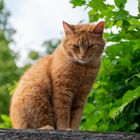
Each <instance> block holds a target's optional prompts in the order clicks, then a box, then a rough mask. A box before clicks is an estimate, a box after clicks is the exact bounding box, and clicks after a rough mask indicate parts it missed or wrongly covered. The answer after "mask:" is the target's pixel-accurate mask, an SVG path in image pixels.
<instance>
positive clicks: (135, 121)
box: [0, 0, 140, 132]
mask: <svg viewBox="0 0 140 140" xmlns="http://www.w3.org/2000/svg"><path fill="white" fill-rule="evenodd" d="M63 20H64V21H66V22H68V23H71V24H77V23H87V22H91V23H92V22H98V21H100V20H104V21H105V33H104V38H105V39H106V42H107V44H106V50H105V52H104V55H103V58H102V65H101V69H100V72H99V75H98V78H97V80H96V83H95V84H94V86H93V89H92V91H91V93H90V95H89V98H88V102H87V104H86V107H85V110H84V115H83V118H82V122H81V125H80V129H81V130H92V131H126V132H140V0H99V1H96V0H70V1H69V0H59V1H58V0H51V1H48V0H40V1H34V0H24V1H19V0H0V128H11V121H10V118H9V104H10V98H11V97H12V94H13V92H14V89H15V87H16V85H17V84H18V80H19V78H20V76H21V75H22V74H23V73H24V71H25V70H26V69H27V68H28V67H29V66H30V65H31V64H32V63H34V62H35V61H36V60H37V59H38V58H39V57H42V56H44V55H46V54H51V53H52V52H53V50H54V49H55V48H56V47H57V46H58V44H59V43H60V40H61V39H62V37H63V28H62V21H63Z"/></svg>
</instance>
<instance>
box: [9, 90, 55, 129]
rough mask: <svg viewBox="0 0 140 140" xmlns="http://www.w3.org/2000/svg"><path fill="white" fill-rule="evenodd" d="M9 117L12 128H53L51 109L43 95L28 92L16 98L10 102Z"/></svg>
mask: <svg viewBox="0 0 140 140" xmlns="http://www.w3.org/2000/svg"><path fill="white" fill-rule="evenodd" d="M10 116H11V120H12V125H13V128H17V129H27V128H41V127H42V128H43V127H44V129H48V128H49V127H48V126H50V127H52V128H54V123H55V119H54V112H53V107H52V104H51V102H50V100H49V97H48V96H47V95H46V94H45V93H42V94H41V93H40V94H38V93H36V92H30V93H29V92H28V94H24V95H23V96H16V98H13V100H12V104H11V112H10ZM45 126H46V128H45Z"/></svg>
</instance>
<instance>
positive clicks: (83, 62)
mask: <svg viewBox="0 0 140 140" xmlns="http://www.w3.org/2000/svg"><path fill="white" fill-rule="evenodd" d="M74 61H75V62H77V63H80V64H86V63H88V62H89V61H88V59H84V60H80V59H77V58H75V59H74Z"/></svg>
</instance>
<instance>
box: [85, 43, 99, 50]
mask: <svg viewBox="0 0 140 140" xmlns="http://www.w3.org/2000/svg"><path fill="white" fill-rule="evenodd" d="M98 46H99V45H98V44H91V45H89V46H88V49H90V48H93V47H94V48H95V47H98Z"/></svg>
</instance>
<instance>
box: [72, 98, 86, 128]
mask: <svg viewBox="0 0 140 140" xmlns="http://www.w3.org/2000/svg"><path fill="white" fill-rule="evenodd" d="M84 104H85V99H84V100H80V99H77V100H75V101H74V102H73V105H72V109H71V122H70V128H71V129H72V130H78V129H79V126H80V122H81V118H82V114H83V109H84Z"/></svg>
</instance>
